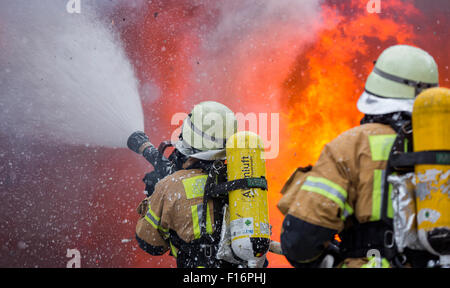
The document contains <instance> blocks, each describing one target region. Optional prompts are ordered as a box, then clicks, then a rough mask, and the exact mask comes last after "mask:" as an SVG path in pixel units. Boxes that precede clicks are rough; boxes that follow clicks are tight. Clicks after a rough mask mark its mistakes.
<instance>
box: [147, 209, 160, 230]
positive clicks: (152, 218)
mask: <svg viewBox="0 0 450 288" xmlns="http://www.w3.org/2000/svg"><path fill="white" fill-rule="evenodd" d="M146 216H147V217H148V219H150V220H151V221H152V222H153V224H155V225H156V226H158V227H159V224H160V222H159V221H158V220H156V219H155V217H153V215H152V213H150V211H148V212H147V214H146Z"/></svg>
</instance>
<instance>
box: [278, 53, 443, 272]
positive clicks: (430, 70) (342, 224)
mask: <svg viewBox="0 0 450 288" xmlns="http://www.w3.org/2000/svg"><path fill="white" fill-rule="evenodd" d="M436 86H438V68H437V64H436V62H435V61H434V59H433V57H432V56H430V55H429V54H428V53H427V52H425V51H423V50H422V49H419V48H415V47H411V46H407V45H396V46H393V47H390V48H388V49H386V50H385V51H383V53H382V54H381V55H380V57H379V58H378V60H377V61H376V63H375V67H374V69H373V71H372V73H371V74H370V75H369V77H368V79H367V82H366V86H365V91H364V93H363V94H362V95H361V97H360V99H359V101H358V104H357V107H358V109H359V110H360V111H361V112H362V113H364V114H365V116H364V118H363V119H362V120H361V125H360V126H358V127H355V128H353V129H351V130H349V131H346V132H344V133H343V134H341V135H340V136H338V137H337V138H336V139H334V140H333V141H331V142H330V143H328V144H327V145H325V147H324V148H323V150H322V153H321V155H320V158H319V160H318V161H317V163H316V165H315V166H314V167H308V168H299V169H297V171H296V172H295V173H294V174H293V175H292V176H291V178H290V179H289V180H288V182H287V183H286V184H285V186H284V187H283V190H282V194H283V197H282V198H281V200H280V202H279V203H278V208H279V209H280V211H281V212H282V213H283V214H285V220H284V222H283V227H282V233H281V246H282V250H283V253H284V254H285V256H286V257H287V259H288V260H289V262H290V263H291V264H292V265H293V266H294V267H311V266H313V267H319V266H320V264H321V262H322V260H323V259H324V257H325V256H326V254H328V253H330V254H334V255H335V260H338V261H335V262H339V265H337V264H338V263H334V266H339V267H387V266H389V265H390V262H391V261H392V259H393V258H392V255H390V254H391V253H390V251H391V250H389V249H387V246H391V245H392V243H393V239H392V231H391V227H390V225H388V224H387V223H386V221H384V220H383V210H384V209H386V210H387V211H385V212H386V214H387V217H388V218H389V217H392V204H391V203H388V205H387V206H386V208H383V207H382V206H383V205H382V204H383V203H382V202H383V201H382V199H383V195H382V194H383V193H384V191H385V189H384V186H385V181H384V180H385V170H386V167H387V160H388V157H389V154H390V152H391V147H392V145H393V143H394V140H395V139H396V132H397V131H399V129H402V127H403V125H404V123H406V121H410V119H411V112H412V109H413V104H414V100H415V98H416V96H417V95H418V94H419V93H420V92H421V91H422V90H424V89H427V88H431V87H436ZM386 191H389V192H390V190H389V189H387V190H386ZM389 202H390V201H389ZM336 234H339V237H340V239H341V241H342V242H341V243H339V248H338V249H336V248H337V246H336V245H334V243H335V241H333V238H334V235H336ZM332 251H334V252H332ZM377 254H378V255H377ZM371 255H373V256H371ZM419 258H420V259H421V260H423V261H422V262H420V263H415V265H416V266H421V265H426V262H424V261H426V260H425V259H424V258H421V257H418V258H417V259H419ZM425 258H426V257H425ZM376 259H379V260H380V261H375V260H376ZM388 260H389V261H388Z"/></svg>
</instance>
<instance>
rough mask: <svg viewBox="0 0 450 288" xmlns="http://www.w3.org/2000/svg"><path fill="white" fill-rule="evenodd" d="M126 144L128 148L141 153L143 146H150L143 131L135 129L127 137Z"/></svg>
mask: <svg viewBox="0 0 450 288" xmlns="http://www.w3.org/2000/svg"><path fill="white" fill-rule="evenodd" d="M127 146H128V148H130V150H132V151H134V152H136V153H138V154H142V153H143V152H144V150H145V148H147V147H149V146H152V144H151V143H150V140H149V139H148V136H147V135H146V134H145V133H144V132H142V131H136V132H134V133H133V134H131V136H130V137H128V141H127Z"/></svg>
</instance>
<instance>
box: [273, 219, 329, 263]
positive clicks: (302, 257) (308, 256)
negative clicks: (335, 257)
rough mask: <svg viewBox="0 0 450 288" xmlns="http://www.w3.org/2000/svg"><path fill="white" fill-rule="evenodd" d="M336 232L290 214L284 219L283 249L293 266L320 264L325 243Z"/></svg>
mask: <svg viewBox="0 0 450 288" xmlns="http://www.w3.org/2000/svg"><path fill="white" fill-rule="evenodd" d="M336 232H337V231H336V230H333V229H329V228H325V227H321V226H318V225H314V224H311V223H308V222H306V221H303V220H301V219H299V218H296V217H294V216H292V215H289V214H288V215H287V216H286V218H285V219H284V221H283V228H282V233H281V250H282V251H283V254H284V255H285V256H286V258H287V259H288V261H289V262H290V263H291V264H292V266H294V267H299V268H300V267H314V266H317V265H318V264H320V261H321V258H322V257H321V256H322V254H323V251H324V249H325V245H326V244H327V242H328V241H330V240H331V239H332V238H333V236H334V235H335V234H336Z"/></svg>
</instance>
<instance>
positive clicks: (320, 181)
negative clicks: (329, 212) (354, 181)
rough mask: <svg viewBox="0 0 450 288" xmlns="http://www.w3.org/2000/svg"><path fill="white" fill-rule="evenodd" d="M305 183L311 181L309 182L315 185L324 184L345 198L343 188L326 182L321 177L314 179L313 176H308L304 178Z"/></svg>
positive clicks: (325, 179) (345, 194)
mask: <svg viewBox="0 0 450 288" xmlns="http://www.w3.org/2000/svg"><path fill="white" fill-rule="evenodd" d="M306 181H311V182H315V183H322V184H325V185H327V186H329V187H331V188H333V189H334V190H336V191H339V193H341V194H342V196H344V197H345V198H347V191H345V189H344V188H342V187H341V186H339V185H338V184H336V183H334V182H332V181H330V180H328V179H327V178H323V177H314V176H308V177H307V178H306Z"/></svg>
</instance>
